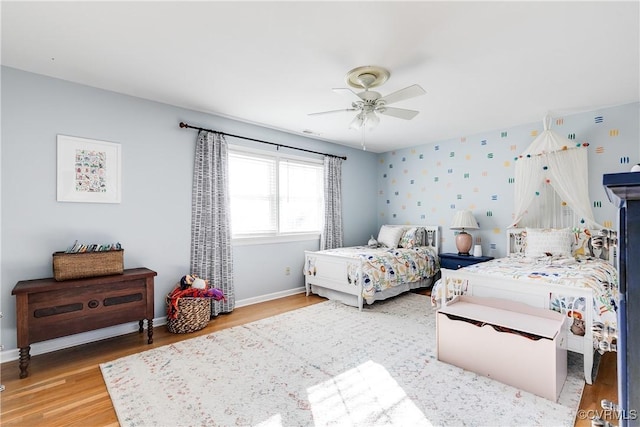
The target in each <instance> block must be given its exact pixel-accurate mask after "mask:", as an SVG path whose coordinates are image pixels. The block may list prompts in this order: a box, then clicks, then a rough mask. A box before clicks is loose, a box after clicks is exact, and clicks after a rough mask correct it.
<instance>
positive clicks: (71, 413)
mask: <svg viewBox="0 0 640 427" xmlns="http://www.w3.org/2000/svg"><path fill="white" fill-rule="evenodd" d="M418 292H419V293H422V294H428V291H418ZM322 301H324V299H323V298H321V297H318V296H316V295H311V296H309V297H307V296H305V295H304V294H297V295H293V296H290V297H286V298H281V299H277V300H273V301H268V302H264V303H260V304H254V305H250V306H245V307H240V308H236V309H235V310H234V311H233V313H230V314H224V315H221V316H218V318H216V319H215V320H213V321H211V322H210V323H209V325H208V326H207V327H206V328H204V329H202V330H200V331H197V332H194V333H190V334H172V333H170V332H167V330H166V327H165V326H164V325H163V326H159V327H157V328H156V329H155V330H154V335H153V337H154V343H153V344H151V345H147V344H146V334H138V333H132V334H127V335H123V336H120V337H115V338H110V339H107V340H103V341H98V342H95V343H90V344H85V345H82V346H78V347H73V348H69V349H64V350H59V351H56V352H52V353H47V354H42V355H37V356H33V357H32V358H31V363H30V366H29V376H28V377H27V378H25V379H19V378H18V375H19V369H18V362H17V361H12V362H6V363H3V364H2V365H1V369H2V371H1V373H2V376H1V378H2V379H1V382H2V384H4V385H5V391H3V392H2V393H0V399H1V400H0V403H1V414H0V423H1V424H2V425H3V426H7V427H8V426H79V427H80V426H82V427H87V426H118V425H119V424H118V420H117V417H116V413H115V411H114V409H113V406H112V404H111V399H110V398H109V394H108V393H107V389H106V387H105V385H104V381H103V379H102V374H101V372H100V367H99V364H100V363H103V362H108V361H110V360H114V359H117V358H119V357H123V356H127V355H129V354H133V353H136V352H139V351H144V350H148V349H151V348H155V347H160V346H163V345H167V344H171V343H173V342H176V341H180V340H183V339H188V338H194V337H196V336H199V335H205V334H208V333H211V332H214V331H218V330H221V329H225V328H229V327H232V326H237V325H241V324H244V323H248V322H252V321H255V320H259V319H263V318H265V317H269V316H274V315H276V314H279V313H284V312H286V311H290V310H295V309H297V308H301V307H304V306H307V305H311V304H315V303H318V302H322ZM616 384H617V382H616V359H615V354H614V353H611V354H605V356H604V357H603V358H602V360H601V363H600V370H599V374H598V378H597V381H596V382H595V383H594V384H593V385H592V386H588V385H587V386H585V390H584V393H583V396H582V402H581V405H580V407H581V409H584V410H585V411H588V410H599V409H600V400H601V399H610V400H613V401H616V395H617V389H616V387H617V386H616ZM524 422H525V423H526V420H525V421H524ZM590 425H591V423H590V421H589V420H586V419H585V420H577V421H576V426H579V427H583V426H590Z"/></svg>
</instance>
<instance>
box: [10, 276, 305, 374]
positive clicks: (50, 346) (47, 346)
mask: <svg viewBox="0 0 640 427" xmlns="http://www.w3.org/2000/svg"><path fill="white" fill-rule="evenodd" d="M302 292H305V288H304V287H300V288H294V289H288V290H286V291H282V292H275V293H272V294H267V295H262V296H259V297H254V298H247V299H243V300H239V301H236V307H244V306H247V305H252V304H257V303H260V302H265V301H271V300H274V299H278V298H284V297H287V296H290V295H295V294H299V293H302ZM166 323H167V318H166V316H163V317H158V318H155V319H153V326H154V327H156V326H162V325H166ZM145 326H146V322H145ZM137 331H138V322H131V323H123V324H122V325H117V326H111V327H109V328H103V329H97V330H95V331H89V332H83V333H80V334H75V335H69V336H66V337H61V338H56V339H52V340H48V341H43V342H38V343H34V344H32V345H31V351H30V354H31V356H36V355H38V354H44V353H50V352H52V351H57V350H62V349H64V348H69V347H75V346H77V345H82V344H87V343H90V342H94V341H100V340H104V339H107V338H113V337H117V336H120V335H125V334H130V333H132V332H137ZM144 336H145V340H146V336H147V335H146V332H145V333H144ZM19 357H20V354H19V351H18V349H17V348H14V349H10V350H4V351H2V352H0V361H1V363H4V362H10V361H12V360H18V358H19Z"/></svg>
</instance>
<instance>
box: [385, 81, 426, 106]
mask: <svg viewBox="0 0 640 427" xmlns="http://www.w3.org/2000/svg"><path fill="white" fill-rule="evenodd" d="M425 93H427V92H425V90H424V89H422V87H420V85H411V86H408V87H405V88H404V89H400V90H398V91H395V92H393V93H390V94H389V95H387V96H383V97H382V98H380V101H384V103H385V104H393V103H394V102H398V101H404V100H405V99H409V98H413V97H416V96H420V95H424V94H425Z"/></svg>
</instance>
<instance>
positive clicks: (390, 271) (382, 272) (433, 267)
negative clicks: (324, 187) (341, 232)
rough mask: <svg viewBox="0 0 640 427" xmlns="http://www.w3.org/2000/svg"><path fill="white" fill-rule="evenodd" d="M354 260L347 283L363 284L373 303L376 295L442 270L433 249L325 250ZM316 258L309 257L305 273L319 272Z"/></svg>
mask: <svg viewBox="0 0 640 427" xmlns="http://www.w3.org/2000/svg"><path fill="white" fill-rule="evenodd" d="M322 253H325V254H331V255H336V256H341V257H347V258H351V259H353V261H354V262H351V263H349V266H348V268H347V280H348V282H349V283H351V284H353V285H354V286H356V285H358V284H359V283H362V297H363V298H364V299H365V301H367V303H371V302H372V301H373V299H372V297H373V296H374V294H375V293H376V292H380V291H383V290H385V289H389V288H392V287H394V286H398V285H401V284H405V283H412V282H417V281H420V280H423V279H427V278H430V277H433V276H434V275H435V274H436V273H437V272H438V271H439V270H440V263H439V259H438V256H437V254H436V253H435V252H434V250H433V248H431V247H429V246H416V247H413V248H409V249H406V248H394V249H389V248H378V249H371V248H368V247H366V246H352V247H347V248H337V249H327V250H324V251H322ZM314 262H315V259H314V258H313V257H309V258H308V259H307V265H305V268H304V271H305V274H313V272H315V269H316V267H315V265H313V263H314Z"/></svg>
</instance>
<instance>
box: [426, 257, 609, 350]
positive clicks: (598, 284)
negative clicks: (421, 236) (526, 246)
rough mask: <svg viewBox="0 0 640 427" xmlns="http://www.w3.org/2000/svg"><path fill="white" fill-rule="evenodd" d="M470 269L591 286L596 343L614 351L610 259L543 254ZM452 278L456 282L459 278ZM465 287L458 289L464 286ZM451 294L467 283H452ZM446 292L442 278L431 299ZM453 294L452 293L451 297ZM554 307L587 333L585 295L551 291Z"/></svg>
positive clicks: (578, 332)
mask: <svg viewBox="0 0 640 427" xmlns="http://www.w3.org/2000/svg"><path fill="white" fill-rule="evenodd" d="M464 270H465V271H467V272H473V273H478V274H482V275H491V276H500V277H504V278H507V279H521V280H527V281H529V282H531V281H540V282H543V283H552V284H557V285H563V286H569V287H589V288H591V289H592V290H593V323H594V346H596V347H597V348H598V349H599V350H601V351H607V350H610V348H609V347H610V346H611V340H610V339H608V338H607V335H615V331H616V328H617V325H616V324H617V316H616V310H617V307H618V300H619V294H618V273H617V270H616V269H615V267H614V266H613V265H611V264H609V263H608V262H607V261H604V260H601V259H597V258H592V257H578V258H572V257H564V258H562V257H541V258H533V259H532V258H526V257H524V256H512V257H508V258H499V259H495V260H492V261H488V262H483V263H479V264H474V265H471V266H468V267H465V268H464ZM448 280H452V281H455V277H449V278H448ZM460 287H462V289H456V288H460ZM447 288H448V289H449V293H450V294H451V293H452V291H453V292H457V293H464V283H449V284H448V286H447ZM442 293H443V284H442V280H440V281H438V282H437V283H436V285H435V286H434V289H433V291H432V293H431V302H432V304H433V305H437V304H438V303H439V301H441V298H442ZM449 296H451V295H448V296H447V297H449ZM550 307H551V309H553V310H555V311H558V312H560V313H563V314H566V315H567V316H569V317H571V318H573V323H571V324H570V332H571V333H573V334H574V335H584V327H585V325H584V322H583V321H582V319H583V318H584V313H585V310H586V309H587V307H586V302H585V301H584V298H574V297H571V296H563V295H559V294H553V293H551V294H550Z"/></svg>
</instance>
